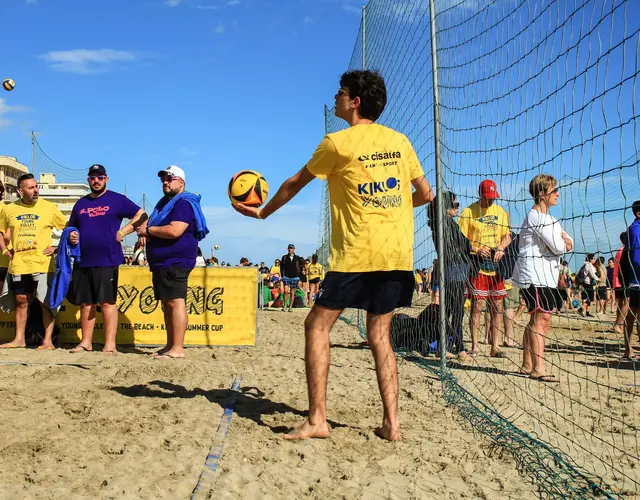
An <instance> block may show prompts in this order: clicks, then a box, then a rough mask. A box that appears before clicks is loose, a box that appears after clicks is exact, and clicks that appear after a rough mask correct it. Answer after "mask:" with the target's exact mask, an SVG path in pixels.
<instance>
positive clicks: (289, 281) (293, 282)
mask: <svg viewBox="0 0 640 500" xmlns="http://www.w3.org/2000/svg"><path fill="white" fill-rule="evenodd" d="M282 282H283V283H284V286H290V287H291V288H298V283H300V278H287V277H286V276H284V277H283V278H282Z"/></svg>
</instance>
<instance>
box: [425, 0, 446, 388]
mask: <svg viewBox="0 0 640 500" xmlns="http://www.w3.org/2000/svg"><path fill="white" fill-rule="evenodd" d="M429 14H430V19H429V25H430V28H431V74H432V76H433V139H434V150H435V154H434V157H435V162H436V164H435V170H436V195H437V197H438V203H437V206H436V213H437V220H438V223H437V224H436V227H437V234H436V238H437V240H438V249H439V252H438V282H439V283H438V284H439V286H440V309H439V317H438V325H439V330H440V341H439V344H440V378H441V379H442V378H444V375H445V372H446V369H447V316H446V305H445V295H446V293H447V291H446V289H445V286H444V256H445V252H444V248H445V246H444V244H445V242H444V217H445V214H444V206H443V200H442V190H443V189H442V188H443V184H444V176H443V172H442V156H441V155H442V152H441V150H440V109H439V94H438V47H437V41H436V33H437V29H436V12H435V0H429ZM434 271H435V269H434Z"/></svg>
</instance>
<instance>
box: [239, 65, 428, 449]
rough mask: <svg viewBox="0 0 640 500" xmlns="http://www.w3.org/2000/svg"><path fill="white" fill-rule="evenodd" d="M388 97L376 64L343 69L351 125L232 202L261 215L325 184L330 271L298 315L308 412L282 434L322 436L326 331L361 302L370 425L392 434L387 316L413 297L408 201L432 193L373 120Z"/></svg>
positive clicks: (393, 371) (393, 383)
mask: <svg viewBox="0 0 640 500" xmlns="http://www.w3.org/2000/svg"><path fill="white" fill-rule="evenodd" d="M386 102H387V91H386V87H385V84H384V80H383V78H382V76H380V75H379V74H378V73H375V72H372V71H349V72H347V73H344V74H343V75H342V77H341V78H340V89H339V90H338V92H337V93H336V95H335V114H336V116H337V117H338V118H342V119H343V120H345V121H346V122H347V123H348V124H349V128H347V129H345V130H342V131H340V132H336V133H334V134H329V135H327V136H326V137H325V138H324V140H323V141H322V142H321V143H320V145H319V146H318V148H317V149H316V152H315V153H314V154H313V157H312V158H311V160H310V161H309V163H307V165H306V166H305V167H303V168H302V170H300V171H299V172H298V173H297V174H295V175H294V176H293V177H291V178H289V179H288V180H286V181H285V182H284V184H282V186H280V189H278V192H277V193H276V194H275V196H274V197H273V198H272V199H271V201H270V202H269V203H267V205H266V206H265V207H264V208H262V210H258V209H255V208H251V207H246V206H244V205H236V206H235V207H236V210H238V211H239V212H240V213H242V214H243V215H247V216H250V217H256V218H258V219H266V218H267V217H269V216H270V215H271V214H272V213H274V212H275V211H276V210H278V209H279V208H280V207H282V206H283V205H284V204H285V203H287V202H288V201H289V200H291V199H292V198H293V197H294V196H295V195H296V194H297V193H298V192H299V191H300V190H301V189H302V188H303V187H304V186H306V185H307V184H308V183H309V182H311V181H312V180H313V179H314V177H318V178H319V179H321V180H324V179H327V181H328V184H329V196H330V202H331V223H332V224H331V227H332V233H331V256H330V260H329V272H327V275H326V276H325V279H324V281H323V283H322V286H321V288H320V292H319V294H318V298H317V300H316V303H315V305H314V306H313V308H312V309H311V311H310V312H309V315H308V316H307V319H306V321H305V336H306V338H305V340H306V348H305V363H306V372H307V389H308V391H309V415H308V419H307V421H306V422H305V423H304V424H302V425H301V426H300V427H298V428H297V429H295V430H293V431H292V432H291V433H289V434H287V435H286V436H285V437H286V438H287V439H304V438H324V437H327V436H328V435H329V427H328V425H327V415H326V392H327V377H328V373H329V332H330V331H331V328H332V326H333V324H334V323H335V322H336V320H337V319H338V317H339V316H340V314H341V312H342V311H343V310H344V309H345V308H358V309H364V310H366V311H367V339H368V341H369V347H370V348H371V352H372V354H373V357H374V360H375V367H376V375H377V378H378V388H379V390H380V394H381V397H382V403H383V407H384V414H383V419H382V426H381V427H380V428H378V429H376V434H377V435H378V436H380V437H382V438H384V439H387V440H390V441H395V440H399V439H400V427H399V423H398V371H397V368H396V359H395V355H394V353H393V350H392V348H391V343H390V329H391V318H392V316H393V310H394V309H395V308H396V307H406V306H409V305H411V299H412V296H413V289H414V283H415V281H414V277H413V209H414V207H417V206H420V205H424V204H425V203H428V202H430V201H431V200H432V199H433V193H432V190H431V186H430V185H429V183H428V182H427V180H426V179H425V177H424V173H423V171H422V167H421V165H420V162H419V161H418V158H417V156H416V154H415V151H414V150H413V147H412V146H411V143H410V142H409V140H408V139H407V137H405V136H404V135H403V134H400V133H398V132H396V131H394V130H391V129H389V128H387V127H384V126H382V125H378V124H376V123H375V121H376V120H377V119H378V118H379V117H380V115H381V114H382V111H383V110H384V107H385V105H386ZM411 185H413V187H414V188H415V189H416V191H415V192H412V191H413V190H412V189H411Z"/></svg>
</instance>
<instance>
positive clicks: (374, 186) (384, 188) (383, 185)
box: [358, 177, 400, 196]
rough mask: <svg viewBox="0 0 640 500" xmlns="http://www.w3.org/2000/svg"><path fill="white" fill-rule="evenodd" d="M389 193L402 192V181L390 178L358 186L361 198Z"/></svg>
mask: <svg viewBox="0 0 640 500" xmlns="http://www.w3.org/2000/svg"><path fill="white" fill-rule="evenodd" d="M389 191H400V179H396V178H395V177H389V178H388V179H387V180H386V181H377V182H365V183H364V184H358V194H359V195H360V196H362V195H363V194H364V195H372V194H378V193H388V192H389Z"/></svg>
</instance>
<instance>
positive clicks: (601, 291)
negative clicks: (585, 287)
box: [596, 286, 607, 300]
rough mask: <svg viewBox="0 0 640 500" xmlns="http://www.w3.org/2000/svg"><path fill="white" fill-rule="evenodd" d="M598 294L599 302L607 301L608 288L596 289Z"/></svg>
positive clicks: (600, 287)
mask: <svg viewBox="0 0 640 500" xmlns="http://www.w3.org/2000/svg"><path fill="white" fill-rule="evenodd" d="M596 292H597V294H598V300H607V287H606V286H599V287H598V288H596Z"/></svg>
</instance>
